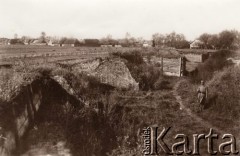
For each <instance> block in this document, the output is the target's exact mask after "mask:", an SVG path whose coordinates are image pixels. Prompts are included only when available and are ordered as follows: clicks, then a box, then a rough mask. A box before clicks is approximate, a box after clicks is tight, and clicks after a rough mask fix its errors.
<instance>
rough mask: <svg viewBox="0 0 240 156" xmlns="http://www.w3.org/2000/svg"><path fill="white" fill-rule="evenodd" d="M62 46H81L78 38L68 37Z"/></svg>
mask: <svg viewBox="0 0 240 156" xmlns="http://www.w3.org/2000/svg"><path fill="white" fill-rule="evenodd" d="M61 46H62V47H77V46H80V42H79V41H78V39H66V40H64V41H63V42H62V44H61Z"/></svg>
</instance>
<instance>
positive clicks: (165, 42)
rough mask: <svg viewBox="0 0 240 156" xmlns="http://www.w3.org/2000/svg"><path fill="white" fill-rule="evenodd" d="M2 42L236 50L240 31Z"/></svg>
mask: <svg viewBox="0 0 240 156" xmlns="http://www.w3.org/2000/svg"><path fill="white" fill-rule="evenodd" d="M0 45H37V46H59V47H80V46H83V47H84V46H85V47H116V48H120V47H146V48H147V47H162V48H164V47H168V48H175V49H234V48H238V47H240V33H239V32H238V31H236V30H231V31H228V30H224V31H222V32H220V33H219V34H207V33H204V34H202V35H200V36H199V37H198V38H196V39H195V40H193V41H187V40H186V39H185V36H184V35H183V34H177V33H175V32H172V33H169V34H165V35H163V34H159V33H156V34H153V35H152V40H144V39H143V38H134V37H132V36H131V35H130V34H129V33H127V34H126V36H125V38H123V39H113V38H112V36H111V35H108V36H107V37H104V38H101V39H77V38H67V37H62V38H57V37H50V36H47V35H46V33H45V32H42V33H41V35H40V37H39V38H31V37H27V36H22V37H21V38H19V37H18V35H17V34H15V35H14V38H12V39H9V38H1V37H0Z"/></svg>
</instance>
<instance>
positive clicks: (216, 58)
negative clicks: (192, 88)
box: [192, 50, 232, 82]
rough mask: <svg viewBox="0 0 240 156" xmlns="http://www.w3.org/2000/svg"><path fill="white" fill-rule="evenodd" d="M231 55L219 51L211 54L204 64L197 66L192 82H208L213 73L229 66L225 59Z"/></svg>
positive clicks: (229, 52)
mask: <svg viewBox="0 0 240 156" xmlns="http://www.w3.org/2000/svg"><path fill="white" fill-rule="evenodd" d="M231 54H232V53H231V51H228V50H220V51H218V52H216V53H213V54H212V56H211V57H210V58H209V59H207V60H206V62H204V63H203V64H199V65H198V67H197V70H198V73H197V74H196V75H194V76H192V80H193V82H199V81H200V80H210V79H211V78H212V77H213V74H214V72H215V71H218V70H221V69H223V68H224V67H226V66H228V65H230V62H229V61H227V57H229V56H230V55H231Z"/></svg>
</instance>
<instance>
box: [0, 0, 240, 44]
mask: <svg viewBox="0 0 240 156" xmlns="http://www.w3.org/2000/svg"><path fill="white" fill-rule="evenodd" d="M239 16H240V0H0V37H9V38H13V36H14V34H15V33H17V34H18V36H19V37H21V36H22V35H28V36H32V37H38V36H40V33H41V32H42V31H45V32H46V34H47V35H52V36H59V37H61V36H68V37H77V38H101V37H104V36H106V35H108V34H111V35H112V36H113V37H114V38H123V37H124V36H125V34H126V32H129V33H130V34H131V35H132V36H134V37H143V38H145V39H151V36H152V34H153V33H156V32H158V33H163V34H165V33H170V32H172V31H175V32H177V33H183V34H184V35H185V36H186V38H187V39H188V40H193V39H195V38H196V37H198V36H199V35H200V34H202V33H204V32H207V33H218V32H220V31H222V30H225V29H236V30H238V31H240V18H239Z"/></svg>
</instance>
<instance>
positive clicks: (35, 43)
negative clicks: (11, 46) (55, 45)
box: [30, 39, 47, 45]
mask: <svg viewBox="0 0 240 156" xmlns="http://www.w3.org/2000/svg"><path fill="white" fill-rule="evenodd" d="M30 45H47V42H46V41H45V40H42V39H35V40H32V41H31V42H30Z"/></svg>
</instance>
